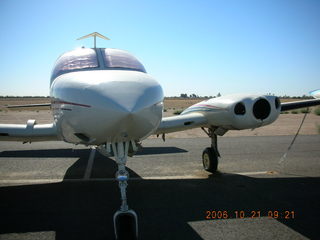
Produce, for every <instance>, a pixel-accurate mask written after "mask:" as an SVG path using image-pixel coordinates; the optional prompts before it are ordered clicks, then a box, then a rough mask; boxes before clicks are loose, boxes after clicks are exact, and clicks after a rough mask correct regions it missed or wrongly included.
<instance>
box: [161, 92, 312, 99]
mask: <svg viewBox="0 0 320 240" xmlns="http://www.w3.org/2000/svg"><path fill="white" fill-rule="evenodd" d="M266 95H271V96H275V94H272V93H267V94H266ZM216 97H221V93H218V94H217V95H216V96H200V95H197V94H195V93H192V94H189V95H188V94H187V93H181V94H180V96H172V97H166V98H183V99H187V98H216ZM278 97H279V98H292V99H312V98H313V97H312V96H308V95H305V94H304V95H302V96H288V95H284V96H278Z"/></svg>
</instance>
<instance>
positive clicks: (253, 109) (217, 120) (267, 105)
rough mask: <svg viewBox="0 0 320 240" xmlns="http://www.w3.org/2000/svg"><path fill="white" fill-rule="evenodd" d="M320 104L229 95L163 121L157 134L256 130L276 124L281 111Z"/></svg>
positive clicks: (309, 101)
mask: <svg viewBox="0 0 320 240" xmlns="http://www.w3.org/2000/svg"><path fill="white" fill-rule="evenodd" d="M316 105H320V99H319V98H317V99H312V100H304V101H296V102H287V103H280V100H279V98H277V97H274V96H268V95H265V96H264V95H229V96H224V97H219V98H214V99H209V100H205V101H202V102H200V103H197V104H194V105H192V106H190V107H189V108H187V109H185V110H184V111H183V112H182V114H181V115H178V116H172V117H165V118H163V119H162V121H161V123H160V126H159V128H158V129H157V130H156V132H155V134H157V135H158V134H164V133H171V132H178V131H184V130H187V129H191V128H196V127H213V128H214V129H215V131H216V134H217V135H223V134H224V133H226V132H227V131H229V130H242V129H254V128H259V127H262V126H265V125H268V124H271V123H273V122H274V121H275V120H276V119H277V118H278V117H279V114H280V112H282V111H288V110H293V109H298V108H304V107H311V106H316Z"/></svg>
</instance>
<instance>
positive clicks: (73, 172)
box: [0, 149, 320, 240]
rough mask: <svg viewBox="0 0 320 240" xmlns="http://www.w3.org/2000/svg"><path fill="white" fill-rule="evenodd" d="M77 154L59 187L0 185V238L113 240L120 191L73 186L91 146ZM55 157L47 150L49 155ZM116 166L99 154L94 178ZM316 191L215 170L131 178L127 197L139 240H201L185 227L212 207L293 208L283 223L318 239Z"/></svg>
mask: <svg viewBox="0 0 320 240" xmlns="http://www.w3.org/2000/svg"><path fill="white" fill-rule="evenodd" d="M41 151H42V150H41ZM26 152H27V151H26ZM53 152H56V151H55V150H53ZM75 152H76V155H77V154H80V155H78V156H80V157H79V160H78V161H77V162H75V163H74V164H73V165H72V166H71V167H70V168H69V169H68V171H67V172H66V175H65V178H64V179H65V180H64V181H63V182H61V183H51V184H39V185H25V186H6V187H0V226H1V227H0V234H6V233H28V232H45V231H54V232H55V239H57V240H61V239H92V240H95V239H113V236H114V233H113V222H112V216H113V214H114V212H115V211H116V210H117V209H118V208H119V205H120V200H119V190H118V186H117V184H116V182H114V181H70V179H72V178H74V177H75V176H78V175H79V172H78V171H79V167H80V168H82V165H86V164H87V162H86V161H87V159H88V154H89V150H88V149H87V150H75ZM42 153H43V152H40V153H37V152H33V154H34V155H37V154H42ZM51 154H53V153H51V152H50V150H48V152H46V156H51ZM69 154H72V153H69ZM34 155H33V156H34ZM69 156H70V155H69ZM24 157H25V156H24ZM99 169H103V171H104V174H105V175H103V174H102V172H101V170H99ZM115 169H116V164H115V162H114V161H113V160H112V159H110V158H104V157H102V156H101V155H100V154H98V155H97V156H96V158H95V162H94V169H93V172H92V174H93V175H94V177H95V178H99V177H105V176H108V177H109V176H113V175H114V170H115ZM106 170H107V172H106ZM129 171H130V174H131V176H133V177H135V178H140V176H139V175H138V174H137V173H135V172H134V171H132V170H130V169H129ZM82 174H83V173H82ZM101 174H102V175H101ZM319 186H320V178H252V177H246V176H241V175H235V174H219V173H218V174H215V175H211V176H210V177H209V178H208V179H181V180H180V179H178V180H162V179H161V180H143V179H141V178H140V179H139V180H132V181H130V182H129V186H128V197H129V206H131V207H132V208H133V209H134V210H135V211H136V212H137V214H138V218H139V233H140V239H195V240H197V239H202V237H201V236H200V235H199V234H198V233H197V232H196V231H195V230H194V229H193V228H192V227H191V226H190V224H188V223H189V222H192V221H204V220H205V217H206V211H208V210H217V211H222V210H223V211H228V212H229V213H232V212H234V211H240V210H243V211H245V212H247V213H248V212H250V211H252V210H265V211H268V210H272V211H273V210H278V211H285V210H292V211H295V213H296V217H295V219H291V220H285V219H278V221H280V222H281V223H283V224H285V225H286V226H288V227H289V228H291V229H293V230H295V231H296V232H299V233H300V234H302V235H304V236H306V237H308V238H311V239H315V238H317V237H318V234H319V230H318V224H317V223H318V217H319V213H320V206H319V199H320V190H319V189H320V188H319ZM232 218H235V216H232ZM211 221H221V220H211Z"/></svg>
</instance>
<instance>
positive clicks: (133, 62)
mask: <svg viewBox="0 0 320 240" xmlns="http://www.w3.org/2000/svg"><path fill="white" fill-rule="evenodd" d="M90 36H93V37H94V38H95V37H97V36H98V37H102V38H104V39H107V38H106V37H104V36H102V35H101V34H98V33H92V34H89V35H86V36H84V37H82V38H86V37H90ZM82 38H81V39H82ZM317 94H319V92H317ZM50 96H51V104H50V105H51V109H52V113H53V118H54V122H53V123H51V124H36V121H35V120H28V121H27V123H26V124H0V140H1V141H22V142H35V141H52V140H61V141H65V142H68V143H73V144H84V145H86V146H94V147H97V149H98V150H99V151H100V152H101V153H102V154H104V155H106V156H114V158H115V161H116V162H117V164H118V171H117V173H116V180H117V181H118V182H119V188H120V193H121V194H120V195H121V202H122V203H121V207H120V210H118V211H117V212H116V213H115V215H114V229H115V236H116V238H117V239H120V238H121V237H122V236H123V234H131V236H133V237H134V238H137V237H138V220H137V215H136V213H135V212H134V211H133V210H132V209H129V207H128V204H127V196H126V187H127V180H128V178H129V174H128V171H127V170H126V167H125V166H126V162H127V157H128V155H129V156H132V155H133V154H134V153H135V152H136V151H137V150H138V146H139V143H140V141H142V140H144V139H146V138H147V137H148V136H150V135H152V134H157V135H159V134H162V135H163V138H164V134H165V133H170V132H176V131H183V130H186V129H191V128H196V127H199V128H202V129H203V130H205V128H207V129H208V130H205V132H206V133H207V134H208V136H209V137H210V138H211V147H208V148H206V149H205V150H204V151H203V154H202V159H203V166H204V169H205V170H206V171H209V172H215V171H216V170H217V167H218V158H219V157H220V154H219V151H218V146H217V136H222V135H224V134H225V133H226V132H227V131H229V130H242V129H253V128H258V127H262V126H265V125H268V124H271V123H272V122H274V121H275V120H276V119H277V118H278V116H279V114H280V112H281V111H287V110H290V109H295V108H301V107H308V106H315V105H320V99H313V100H306V101H299V102H291V103H280V100H279V98H278V97H275V96H269V95H243V94H242V95H241V94H239V95H228V96H223V97H217V98H212V99H209V100H205V101H202V102H200V103H197V104H195V105H192V106H191V107H189V108H187V109H186V110H184V111H183V112H182V113H181V114H180V115H178V116H172V117H164V118H163V117H162V113H163V99H164V95H163V90H162V88H161V86H160V84H159V83H158V82H157V81H156V80H155V79H154V78H152V77H151V76H150V75H149V74H147V72H146V70H145V68H144V67H143V65H142V64H141V63H140V62H139V61H138V60H137V59H136V58H135V57H134V56H132V55H131V54H130V53H128V52H126V51H123V50H120V49H110V48H96V47H94V48H81V49H77V50H73V51H70V52H67V53H64V54H62V55H61V56H60V57H59V58H58V59H57V61H56V63H55V65H54V67H53V71H52V75H51V83H50ZM40 105H41V106H43V105H46V104H40ZM21 106H23V105H20V106H15V107H21ZM28 106H30V105H28ZM31 106H39V104H38V105H37V104H36V105H31ZM123 229H127V230H125V231H123ZM128 229H129V230H130V231H129V230H128ZM129 232H130V233H129Z"/></svg>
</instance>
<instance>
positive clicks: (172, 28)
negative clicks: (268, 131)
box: [0, 0, 320, 96]
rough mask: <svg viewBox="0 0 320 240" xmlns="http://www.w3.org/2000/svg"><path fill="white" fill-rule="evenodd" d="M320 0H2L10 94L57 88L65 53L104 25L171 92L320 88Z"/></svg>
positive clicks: (0, 42) (2, 77) (3, 79)
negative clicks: (52, 81)
mask: <svg viewBox="0 0 320 240" xmlns="http://www.w3.org/2000/svg"><path fill="white" fill-rule="evenodd" d="M319 12H320V1H318V0H259V1H258V0H254V1H253V0H243V1H239V0H234V1H231V0H229V1H228V0H226V1H222V0H221V1H214V0H211V1H210V0H208V1H203V0H199V1H186V0H184V1H173V0H171V1H167V0H162V1H152V0H146V1H139V0H136V1H126V0H122V1H108V0H103V1H95V0H91V1H73V0H69V1H62V0H54V1H49V0H46V1H43V0H41V1H40V0H38V1H30V0H19V1H18V0H1V1H0V27H1V38H0V48H1V50H0V51H1V56H2V58H1V60H0V61H1V62H0V63H1V64H0V84H1V87H0V95H21V96H23V95H49V78H50V73H51V69H52V66H53V64H54V62H55V60H56V58H57V57H58V56H59V55H60V54H62V53H63V52H65V51H68V50H72V49H74V48H76V47H80V46H82V45H84V46H86V47H92V40H83V41H76V39H77V38H78V37H81V36H83V35H86V34H88V33H91V32H95V31H97V32H100V33H101V34H103V35H106V36H108V37H109V38H111V41H104V40H98V41H97V43H98V46H99V47H112V48H120V49H125V50H128V51H129V52H131V53H133V54H134V55H135V56H136V57H137V58H138V59H140V60H141V62H142V63H143V64H144V66H145V68H146V70H147V71H148V73H149V74H151V75H152V76H153V77H155V78H156V79H157V80H158V81H159V83H160V84H161V85H162V86H163V90H164V92H165V95H166V96H174V95H180V93H188V94H191V93H195V94H197V95H202V96H204V95H207V96H210V95H216V94H217V93H218V92H220V93H221V94H229V93H238V92H244V93H274V94H276V95H285V94H287V95H296V96H297V95H303V94H307V93H308V92H309V91H310V90H314V89H316V88H320V86H319V85H320V14H319Z"/></svg>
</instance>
